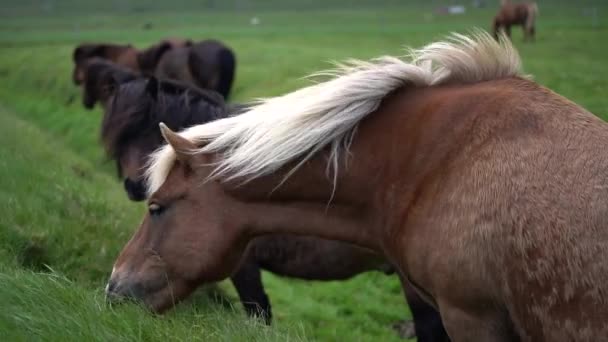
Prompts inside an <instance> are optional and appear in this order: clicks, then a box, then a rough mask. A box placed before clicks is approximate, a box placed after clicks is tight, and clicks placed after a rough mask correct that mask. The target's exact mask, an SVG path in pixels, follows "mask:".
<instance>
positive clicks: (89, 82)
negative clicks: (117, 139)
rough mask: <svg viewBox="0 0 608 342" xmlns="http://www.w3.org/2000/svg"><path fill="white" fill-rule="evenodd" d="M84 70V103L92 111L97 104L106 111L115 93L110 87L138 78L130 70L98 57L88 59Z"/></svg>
mask: <svg viewBox="0 0 608 342" xmlns="http://www.w3.org/2000/svg"><path fill="white" fill-rule="evenodd" d="M83 69H84V71H83V73H82V82H83V87H82V103H83V105H84V107H85V108H87V109H92V108H93V107H94V106H95V103H97V102H100V103H101V105H102V107H103V108H104V109H105V108H106V106H107V103H108V101H109V100H110V98H111V95H112V93H113V89H110V88H109V87H111V86H112V85H113V84H115V83H123V82H127V81H130V80H133V79H135V78H136V77H137V76H136V74H135V73H133V72H132V71H130V70H129V69H126V68H123V67H121V66H119V65H117V64H114V63H112V62H110V61H108V60H105V59H102V58H98V57H94V58H91V59H88V60H87V61H86V62H85V64H84V67H83Z"/></svg>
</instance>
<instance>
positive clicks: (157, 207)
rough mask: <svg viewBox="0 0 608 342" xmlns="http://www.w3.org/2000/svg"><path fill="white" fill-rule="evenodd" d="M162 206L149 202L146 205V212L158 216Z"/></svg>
mask: <svg viewBox="0 0 608 342" xmlns="http://www.w3.org/2000/svg"><path fill="white" fill-rule="evenodd" d="M163 210H164V208H163V207H161V206H160V204H157V203H151V204H150V205H149V206H148V212H149V213H150V216H158V215H160V214H162V212H163Z"/></svg>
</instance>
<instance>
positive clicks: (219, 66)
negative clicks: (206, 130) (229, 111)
mask: <svg viewBox="0 0 608 342" xmlns="http://www.w3.org/2000/svg"><path fill="white" fill-rule="evenodd" d="M138 60H139V65H140V66H141V68H142V71H143V72H144V73H146V74H149V75H152V74H153V75H155V76H156V77H158V78H161V79H173V80H178V81H181V82H186V83H188V84H190V85H193V86H196V87H199V88H202V89H211V90H215V91H217V92H218V93H220V94H222V96H224V98H228V95H229V94H230V89H231V88H232V81H233V79H234V73H235V68H236V58H235V56H234V53H233V52H232V50H231V49H230V48H228V47H227V46H226V45H224V44H223V43H221V42H219V41H217V40H204V41H201V42H198V43H192V42H190V41H185V42H184V44H182V45H181V46H180V45H178V44H175V42H173V41H163V42H161V43H159V44H157V45H154V46H152V47H150V48H149V49H147V50H145V51H142V53H141V54H140V55H139V57H138Z"/></svg>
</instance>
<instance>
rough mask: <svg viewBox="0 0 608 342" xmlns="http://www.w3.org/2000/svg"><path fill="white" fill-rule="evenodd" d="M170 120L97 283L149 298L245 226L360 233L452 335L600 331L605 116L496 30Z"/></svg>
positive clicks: (256, 230) (176, 289)
mask: <svg viewBox="0 0 608 342" xmlns="http://www.w3.org/2000/svg"><path fill="white" fill-rule="evenodd" d="M412 56H413V57H412V60H411V61H403V60H401V59H398V58H394V57H385V58H381V59H377V60H374V61H370V62H361V61H360V62H352V63H351V64H347V65H345V66H344V67H343V69H342V70H341V71H338V72H335V71H334V72H330V73H328V75H330V76H333V78H332V79H330V80H328V81H325V82H321V83H317V84H316V85H313V86H310V87H306V88H303V89H300V90H297V91H295V92H293V93H289V94H286V95H283V96H279V97H275V98H270V99H266V100H264V101H263V102H261V103H260V104H258V105H256V106H254V107H252V108H251V109H249V110H248V111H247V112H245V113H243V114H241V115H238V116H235V117H231V118H226V119H221V120H216V121H213V122H210V123H207V124H204V125H198V126H194V127H192V128H189V129H187V130H185V131H183V132H181V133H180V134H177V133H173V132H172V131H171V130H170V129H168V128H167V127H166V126H164V125H161V128H162V133H163V135H164V138H165V139H166V141H167V142H168V143H169V145H167V146H165V147H163V148H162V149H160V150H159V151H158V152H157V153H155V154H154V156H153V159H152V164H151V167H150V169H149V170H148V172H149V173H148V175H149V181H148V186H149V187H148V189H149V191H150V193H151V195H150V197H149V199H148V212H147V213H146V215H145V216H144V218H143V221H142V223H141V226H140V228H139V230H138V231H137V232H136V233H135V234H134V236H133V238H132V239H131V240H130V241H129V242H128V243H127V245H126V246H125V248H124V249H123V251H122V253H121V254H120V256H119V257H118V259H117V260H116V263H115V264H114V270H113V272H112V275H111V277H110V280H109V283H108V287H107V294H108V296H110V297H111V298H114V297H122V296H127V297H133V298H137V299H140V300H141V301H143V303H144V304H145V305H147V306H149V307H150V308H152V309H154V310H157V311H163V310H165V309H167V308H168V307H171V306H173V305H174V303H175V301H179V300H180V299H182V298H185V297H186V296H188V294H190V293H191V292H192V291H193V289H194V288H196V287H197V286H198V285H199V284H200V283H203V282H213V281H219V280H221V279H224V278H226V277H228V276H229V275H230V274H232V272H233V271H234V270H235V269H236V268H237V267H238V265H239V264H240V261H241V258H242V256H243V254H244V252H245V251H246V246H247V244H248V242H249V241H251V240H252V239H253V238H256V237H258V236H264V235H267V234H304V235H315V236H319V237H323V238H327V239H333V240H339V241H345V242H350V243H353V244H357V245H359V246H362V247H367V248H371V249H373V250H376V251H378V253H381V254H383V255H385V256H386V257H387V258H388V260H389V261H391V263H392V264H393V265H394V266H395V267H396V269H397V271H398V273H399V274H401V275H402V276H403V278H405V280H406V281H407V282H408V283H410V284H412V285H413V286H414V287H415V288H416V289H417V291H418V292H419V293H420V294H421V295H422V296H423V297H425V298H426V300H428V302H429V303H431V304H432V305H433V306H435V307H436V308H438V309H439V312H440V314H441V318H442V321H443V323H444V324H445V328H446V330H447V332H448V334H449V336H450V337H451V338H452V339H453V340H454V341H514V340H515V341H516V340H529V341H573V340H577V341H582V340H584V341H606V340H608V325H606V317H608V305H607V303H608V201H606V199H607V198H608V150H607V149H606V146H608V125H607V124H606V123H605V122H604V121H602V120H601V119H599V118H598V117H596V116H594V115H593V114H591V113H589V112H588V111H586V110H585V109H583V108H581V107H580V106H578V105H576V104H574V103H573V102H571V101H569V100H567V99H565V98H563V97H561V96H559V95H557V94H556V93H554V92H552V91H550V90H548V89H546V88H543V87H542V86H540V85H538V84H536V83H535V82H533V81H531V80H529V79H527V78H525V77H521V76H520V59H519V56H518V54H517V51H516V50H515V49H514V48H513V47H512V45H511V44H510V41H509V40H508V39H506V38H501V40H500V41H499V42H497V41H496V40H495V39H493V37H492V36H490V35H488V34H486V33H478V34H477V35H475V36H474V37H472V38H469V37H465V36H461V35H455V36H453V37H452V40H448V41H443V42H439V43H434V44H430V45H428V46H426V47H424V48H422V49H419V50H414V51H413V52H412Z"/></svg>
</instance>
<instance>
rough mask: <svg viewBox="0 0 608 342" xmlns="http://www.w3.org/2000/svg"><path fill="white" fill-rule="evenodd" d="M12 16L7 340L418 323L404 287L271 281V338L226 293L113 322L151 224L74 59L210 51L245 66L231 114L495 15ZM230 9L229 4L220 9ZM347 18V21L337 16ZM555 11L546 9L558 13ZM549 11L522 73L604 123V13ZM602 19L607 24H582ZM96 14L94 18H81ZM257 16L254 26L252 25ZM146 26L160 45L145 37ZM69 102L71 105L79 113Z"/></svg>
mask: <svg viewBox="0 0 608 342" xmlns="http://www.w3.org/2000/svg"><path fill="white" fill-rule="evenodd" d="M53 3H54V4H55V5H54V7H52V9H51V10H49V9H45V8H44V7H41V6H40V5H39V4H38V2H32V1H20V2H16V1H9V2H6V3H3V5H2V6H4V7H5V8H4V9H3V11H2V12H0V303H2V304H0V337H2V339H3V340H10V341H13V340H15V341H19V340H28V341H29V340H49V341H56V340H146V341H148V340H166V339H176V340H189V339H192V338H193V337H195V338H196V339H203V340H230V341H232V340H264V341H266V340H281V341H283V340H300V339H302V340H308V339H314V340H370V341H371V340H397V337H396V335H395V334H394V333H393V331H392V330H391V329H390V325H391V323H392V322H394V321H396V320H400V319H403V318H406V317H408V316H409V312H408V310H407V307H406V305H405V303H404V300H403V295H402V294H401V291H400V287H399V282H398V281H397V279H395V277H386V276H384V275H382V274H378V273H369V274H364V275H360V276H358V277H355V278H354V279H352V280H350V281H345V282H328V283H324V282H304V281H297V280H286V279H283V278H279V277H276V276H274V275H272V274H268V273H265V274H264V283H265V285H266V289H267V292H268V294H269V296H270V297H271V300H272V303H273V310H274V316H275V324H274V325H273V327H272V328H267V327H264V326H261V325H260V324H258V323H257V322H255V321H252V320H248V319H246V318H245V315H244V314H243V312H242V310H241V308H240V304H239V303H238V300H237V297H236V295H235V293H234V290H233V289H232V287H231V285H230V284H229V283H228V282H224V283H222V284H220V285H219V287H218V288H215V289H213V288H212V289H209V290H207V291H200V293H198V294H197V295H195V296H194V298H193V299H191V300H189V301H187V302H186V303H183V304H181V305H180V306H179V307H178V308H177V309H176V310H173V311H171V312H170V313H168V314H167V315H164V316H162V317H156V316H154V315H151V314H149V313H148V312H146V311H145V310H142V309H140V308H139V307H137V306H135V305H123V306H118V307H108V306H107V305H106V304H105V303H104V300H103V295H102V288H103V286H104V283H105V280H106V278H107V276H108V273H109V270H110V269H111V267H112V263H113V261H114V259H115V257H116V255H117V253H118V252H119V250H120V249H121V248H122V246H123V245H124V244H125V243H126V241H127V240H128V239H129V237H130V235H131V234H132V232H133V231H134V229H136V227H137V224H138V221H139V220H140V218H141V215H142V211H143V210H144V208H143V207H142V205H140V204H134V203H132V202H129V201H128V200H127V198H126V196H125V194H124V193H123V190H122V187H121V186H120V184H119V182H118V181H117V180H116V179H115V177H114V169H113V167H112V165H111V164H109V163H107V162H105V160H104V157H103V154H102V150H101V148H100V146H99V143H98V137H97V134H98V129H99V123H100V115H101V113H100V111H99V109H96V110H94V111H91V112H88V111H85V110H84V109H83V108H82V106H81V105H80V94H79V90H78V89H77V88H75V87H74V86H73V85H72V84H71V80H70V72H71V59H70V56H71V51H72V49H73V48H74V46H75V45H76V44H77V43H79V42H82V41H116V42H131V43H134V44H136V45H137V46H146V45H147V44H150V43H152V42H154V41H157V40H159V39H160V38H163V37H167V36H187V37H191V38H195V39H197V38H201V39H202V38H207V37H214V38H219V39H221V40H223V41H225V42H226V43H227V44H229V45H230V46H232V47H233V48H234V50H235V52H236V54H237V58H238V67H237V79H236V83H235V86H234V93H233V94H234V96H233V100H234V101H246V100H250V99H252V98H255V97H260V96H272V95H277V94H281V93H284V92H286V91H290V90H294V89H297V88H298V87H301V86H303V85H305V84H306V83H307V81H305V80H304V79H302V77H303V76H305V75H307V74H309V73H311V72H313V71H317V70H320V69H325V68H328V67H330V64H329V63H328V62H329V61H332V60H341V59H345V58H351V57H356V58H369V57H374V56H378V55H381V54H402V53H403V50H402V47H403V46H404V45H413V46H420V45H422V44H424V43H428V42H430V41H432V40H435V39H438V38H441V37H443V36H445V35H446V34H448V33H449V32H451V31H458V32H466V31H467V30H469V29H471V28H473V27H488V25H489V21H490V18H491V16H492V13H493V12H494V9H495V8H493V7H491V8H485V9H469V11H468V12H467V14H465V15H462V16H453V17H446V16H439V15H436V14H434V13H433V7H435V6H438V5H439V4H440V3H441V1H429V2H426V1H413V3H414V4H413V5H410V6H401V7H400V6H397V5H396V4H397V3H398V2H397V1H390V0H386V1H383V2H382V5H376V6H371V5H370V3H369V1H363V0H362V1H356V2H353V4H352V5H350V4H346V1H345V0H334V1H331V3H330V4H327V3H326V4H325V5H323V8H322V9H315V7H317V6H321V2H320V1H317V0H309V1H303V2H301V3H300V5H301V7H299V8H302V10H297V11H295V10H289V8H290V6H289V5H285V3H282V4H281V5H280V6H279V7H280V10H268V9H269V8H272V7H273V6H275V5H276V4H277V3H278V2H277V1H274V0H272V1H271V0H268V1H257V2H256V1H249V2H247V1H241V3H242V5H243V6H241V7H239V8H241V10H239V11H234V10H233V9H234V8H235V7H234V4H235V3H233V2H226V3H223V4H224V5H222V6H219V7H220V8H219V10H218V11H211V12H210V11H208V10H205V9H202V7H201V6H203V7H204V5H200V4H199V3H195V2H194V1H191V0H181V1H178V2H177V3H175V2H173V6H172V8H168V7H167V4H166V3H160V2H154V1H150V2H147V4H146V6H145V8H144V7H142V6H141V5H138V4H140V3H139V2H138V3H137V4H136V3H135V2H131V1H128V2H124V4H123V5H120V6H118V5H116V4H117V3H118V2H106V3H104V2H97V3H95V4H94V5H92V3H91V2H90V1H78V2H74V1H55V2H53ZM219 3H221V2H219ZM341 4H342V5H343V6H340V5H341ZM551 4H552V5H551ZM579 4H580V5H579V6H578V7H575V6H574V5H572V4H569V3H568V2H566V1H552V2H549V1H545V2H540V9H541V16H540V18H539V24H538V40H537V42H536V43H534V44H523V43H522V42H521V31H520V30H519V29H515V30H514V41H515V44H516V45H517V47H518V48H519V50H520V53H521V55H522V59H523V61H524V68H525V70H526V72H528V73H530V74H532V75H534V77H535V79H536V80H537V81H538V82H539V83H541V84H543V85H546V86H547V87H549V88H551V89H553V90H554V91H556V92H558V93H560V94H562V95H564V96H566V97H568V98H570V99H571V100H573V101H575V102H577V103H579V104H581V105H582V106H584V107H586V108H587V109H589V110H590V111H592V112H593V113H595V114H596V115H598V116H600V117H602V118H604V119H608V97H606V96H605V94H606V93H607V92H608V81H606V74H607V73H606V72H607V71H608V67H606V65H605V61H606V57H608V47H606V45H605V44H603V42H604V40H605V37H607V36H608V24H607V20H608V17H606V15H607V14H608V4H606V3H605V2H603V1H591V0H589V1H581V2H579ZM587 7H588V8H591V7H595V8H597V13H598V19H597V20H595V21H594V20H593V18H592V17H590V16H584V15H583V8H587ZM87 8H90V9H94V10H91V11H86V9H87ZM252 16H257V17H259V18H260V20H261V24H260V25H258V26H251V25H250V24H249V19H250V18H251V17H252ZM146 23H152V24H153V26H152V28H151V29H148V30H145V29H143V27H144V25H145V24H146ZM70 100H72V101H70Z"/></svg>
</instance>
